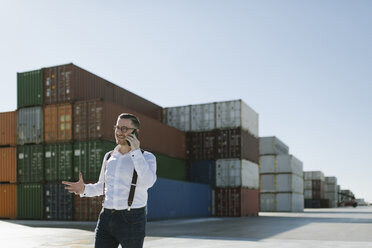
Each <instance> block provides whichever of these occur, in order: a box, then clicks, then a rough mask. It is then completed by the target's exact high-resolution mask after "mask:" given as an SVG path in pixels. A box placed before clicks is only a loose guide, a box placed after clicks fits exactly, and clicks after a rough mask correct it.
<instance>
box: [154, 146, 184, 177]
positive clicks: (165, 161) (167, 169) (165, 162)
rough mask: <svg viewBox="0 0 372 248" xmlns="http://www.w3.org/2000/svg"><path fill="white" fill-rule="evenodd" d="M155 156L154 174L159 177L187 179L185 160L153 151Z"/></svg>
mask: <svg viewBox="0 0 372 248" xmlns="http://www.w3.org/2000/svg"><path fill="white" fill-rule="evenodd" d="M154 155H155V157H156V166H157V168H156V175H157V176H158V177H161V178H167V179H173V180H179V181H188V176H187V175H188V173H187V165H186V160H183V159H178V158H172V157H168V156H165V155H161V154H157V153H154Z"/></svg>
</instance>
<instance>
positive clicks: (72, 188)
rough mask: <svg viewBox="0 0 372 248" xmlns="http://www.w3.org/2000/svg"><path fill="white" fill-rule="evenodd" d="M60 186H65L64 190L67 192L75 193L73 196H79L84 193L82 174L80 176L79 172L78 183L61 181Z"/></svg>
mask: <svg viewBox="0 0 372 248" xmlns="http://www.w3.org/2000/svg"><path fill="white" fill-rule="evenodd" d="M62 184H64V185H67V186H65V189H67V190H68V192H70V193H75V195H80V194H82V193H84V189H85V185H84V180H83V174H81V172H79V181H77V182H75V183H74V182H67V181H62Z"/></svg>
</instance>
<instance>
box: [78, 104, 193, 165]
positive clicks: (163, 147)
mask: <svg viewBox="0 0 372 248" xmlns="http://www.w3.org/2000/svg"><path fill="white" fill-rule="evenodd" d="M78 105H79V106H83V105H82V103H81V102H78V103H75V104H74V116H75V115H76V106H78ZM88 106H91V107H90V109H89V110H88V108H86V111H89V115H90V116H95V117H94V118H95V119H89V118H91V117H89V118H88V113H87V114H84V113H82V112H80V113H82V115H83V116H87V118H88V120H91V121H90V123H89V126H88V123H86V121H85V122H84V121H81V120H83V119H82V118H80V119H75V121H74V137H75V138H76V140H84V139H96V138H100V139H104V140H109V141H113V142H115V135H114V130H113V126H114V125H116V122H117V118H118V116H119V114H121V113H131V114H134V115H136V116H137V117H138V118H139V121H140V123H141V127H140V131H139V140H140V142H141V148H143V149H144V150H148V151H151V152H155V153H159V154H167V155H168V156H170V157H176V158H180V159H185V158H186V135H185V133H184V132H182V131H180V130H177V129H175V128H174V127H170V126H168V125H166V124H163V123H162V122H160V121H157V120H154V119H152V118H150V117H148V116H146V115H143V114H140V113H138V112H135V111H134V110H131V109H129V108H126V107H123V106H120V105H117V104H114V103H111V102H107V101H101V100H99V99H94V100H90V101H88ZM84 109H85V108H84V107H81V108H80V110H79V111H85V110H84ZM92 118H93V117H92ZM77 128H79V130H80V133H81V134H79V135H77V131H76V130H77ZM83 129H86V131H81V130H83ZM84 133H86V134H87V135H88V136H85V135H84ZM164 136H166V137H167V138H166V139H164Z"/></svg>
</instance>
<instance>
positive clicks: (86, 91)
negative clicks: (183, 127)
mask: <svg viewBox="0 0 372 248" xmlns="http://www.w3.org/2000/svg"><path fill="white" fill-rule="evenodd" d="M43 73H44V82H43V83H44V104H56V103H62V102H71V103H74V102H76V101H81V100H89V99H95V98H100V99H103V100H108V101H112V102H114V103H116V104H119V105H122V106H124V107H128V108H130V109H134V110H135V111H136V112H138V113H141V114H144V115H147V116H149V117H151V118H153V119H156V120H159V121H161V118H162V112H163V109H162V107H160V106H158V105H156V104H154V103H152V102H150V101H148V100H146V99H144V98H142V97H140V96H138V95H136V94H134V93H132V92H130V91H128V90H125V89H123V88H121V87H119V86H117V85H115V84H113V83H110V82H109V81H107V80H105V79H103V78H101V77H99V76H96V75H94V74H93V73H90V72H88V71H86V70H84V69H82V68H80V67H78V66H76V65H74V64H66V65H60V66H55V67H48V68H44V69H43Z"/></svg>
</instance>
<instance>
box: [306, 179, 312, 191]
mask: <svg viewBox="0 0 372 248" xmlns="http://www.w3.org/2000/svg"><path fill="white" fill-rule="evenodd" d="M304 189H313V181H312V180H304Z"/></svg>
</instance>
